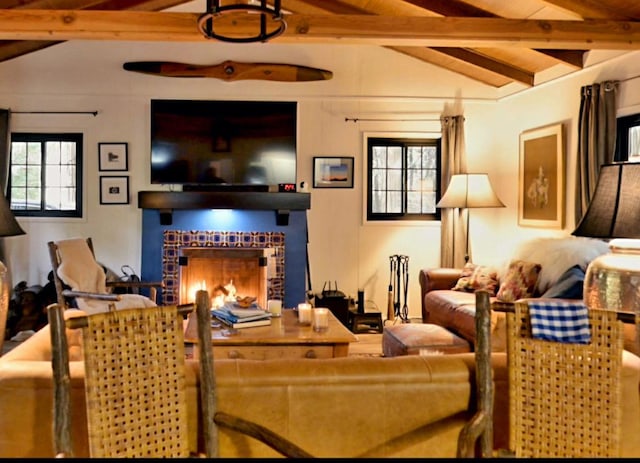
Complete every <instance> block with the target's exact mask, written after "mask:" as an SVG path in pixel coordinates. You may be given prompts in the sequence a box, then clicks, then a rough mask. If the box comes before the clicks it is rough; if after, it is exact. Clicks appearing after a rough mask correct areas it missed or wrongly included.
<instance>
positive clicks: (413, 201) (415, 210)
mask: <svg viewBox="0 0 640 463" xmlns="http://www.w3.org/2000/svg"><path fill="white" fill-rule="evenodd" d="M421 199H422V195H421V194H420V192H409V193H407V212H408V213H410V214H419V213H421V212H422V210H421V209H422V201H421Z"/></svg>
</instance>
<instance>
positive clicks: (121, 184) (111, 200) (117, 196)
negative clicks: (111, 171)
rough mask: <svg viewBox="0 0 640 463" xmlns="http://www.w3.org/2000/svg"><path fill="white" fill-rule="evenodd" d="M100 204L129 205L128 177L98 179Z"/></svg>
mask: <svg viewBox="0 0 640 463" xmlns="http://www.w3.org/2000/svg"><path fill="white" fill-rule="evenodd" d="M100 204H129V177H128V176H126V175H125V176H122V177H105V176H101V177H100Z"/></svg>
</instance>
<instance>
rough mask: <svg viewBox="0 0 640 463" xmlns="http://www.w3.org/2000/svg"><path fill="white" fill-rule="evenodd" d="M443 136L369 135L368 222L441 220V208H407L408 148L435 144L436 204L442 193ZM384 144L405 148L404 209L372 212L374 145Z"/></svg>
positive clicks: (403, 165) (403, 163)
mask: <svg viewBox="0 0 640 463" xmlns="http://www.w3.org/2000/svg"><path fill="white" fill-rule="evenodd" d="M441 141H442V140H441V138H404V137H384V136H370V137H367V204H366V207H367V214H366V217H367V221H368V222H386V221H388V222H392V221H439V220H440V218H441V213H440V209H439V208H435V211H434V212H433V213H420V214H416V213H408V212H406V208H407V193H408V192H407V173H408V169H407V148H408V147H410V146H433V147H435V148H436V191H435V194H436V204H437V202H438V201H439V200H440V196H441V195H442V185H441V172H442V167H441V166H442V160H441V157H442V143H441ZM380 144H384V145H386V146H401V147H402V149H403V156H402V171H403V179H402V192H403V200H402V209H403V212H399V213H374V212H372V204H373V198H372V196H373V193H372V186H373V185H372V184H373V182H372V156H373V146H374V145H380Z"/></svg>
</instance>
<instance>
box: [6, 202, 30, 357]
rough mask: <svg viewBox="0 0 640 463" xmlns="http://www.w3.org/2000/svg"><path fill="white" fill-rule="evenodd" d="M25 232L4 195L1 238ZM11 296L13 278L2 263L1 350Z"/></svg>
mask: <svg viewBox="0 0 640 463" xmlns="http://www.w3.org/2000/svg"><path fill="white" fill-rule="evenodd" d="M24 234H25V232H24V230H23V229H22V228H20V225H19V224H18V222H17V221H16V218H15V217H14V216H13V213H12V212H11V209H10V208H9V203H8V202H7V200H6V198H5V197H4V195H0V237H4V236H15V235H24ZM10 294H11V278H10V277H9V271H8V269H7V267H6V266H5V265H4V263H3V262H2V261H0V349H1V348H2V346H3V345H4V335H5V332H6V329H7V315H8V312H9V296H10Z"/></svg>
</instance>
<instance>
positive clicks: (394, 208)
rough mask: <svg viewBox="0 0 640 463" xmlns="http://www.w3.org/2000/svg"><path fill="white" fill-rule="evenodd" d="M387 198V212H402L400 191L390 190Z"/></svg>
mask: <svg viewBox="0 0 640 463" xmlns="http://www.w3.org/2000/svg"><path fill="white" fill-rule="evenodd" d="M387 200H388V201H389V204H388V206H387V212H390V213H400V212H402V194H401V193H400V192H396V191H390V192H389V193H387Z"/></svg>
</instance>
